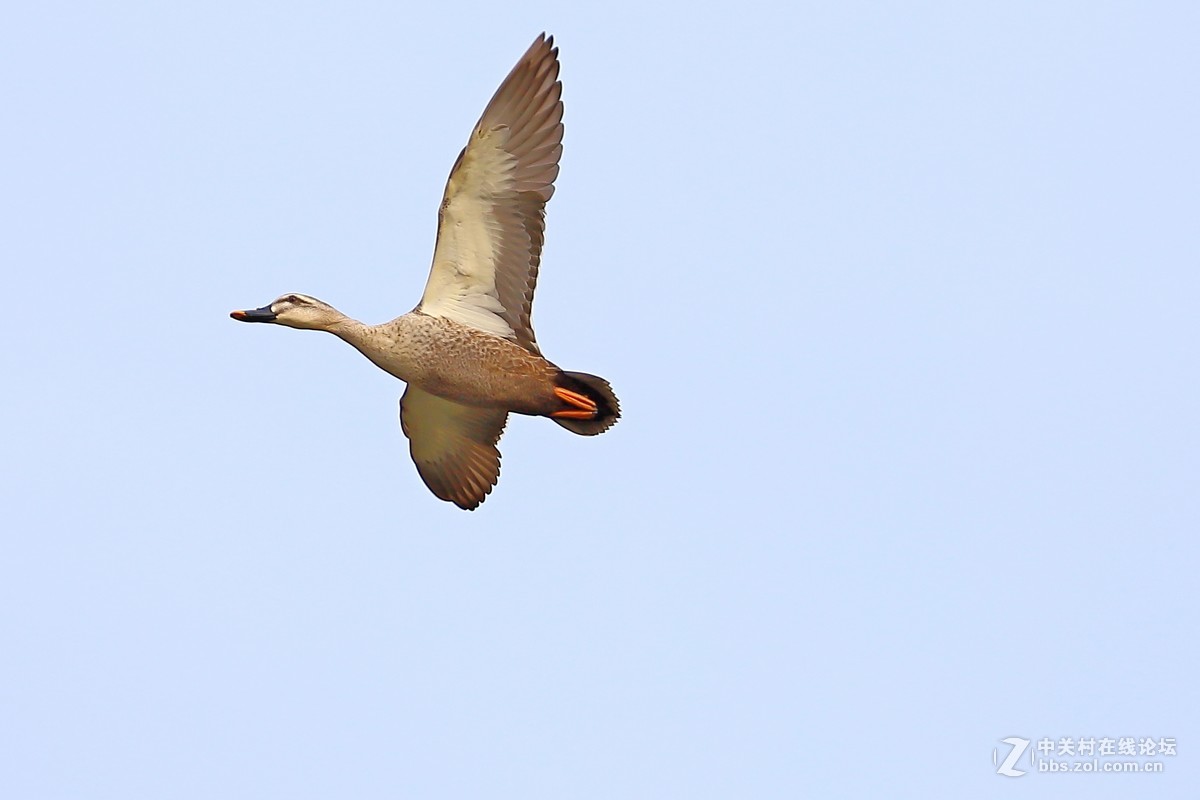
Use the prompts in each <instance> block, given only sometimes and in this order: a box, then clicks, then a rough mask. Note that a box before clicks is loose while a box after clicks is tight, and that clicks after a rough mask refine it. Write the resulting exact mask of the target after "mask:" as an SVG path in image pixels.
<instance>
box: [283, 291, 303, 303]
mask: <svg viewBox="0 0 1200 800" xmlns="http://www.w3.org/2000/svg"><path fill="white" fill-rule="evenodd" d="M283 300H284V302H285V303H292V304H294V305H299V304H300V298H298V297H296V295H294V294H289V295H288V296H287V297H285V298H283Z"/></svg>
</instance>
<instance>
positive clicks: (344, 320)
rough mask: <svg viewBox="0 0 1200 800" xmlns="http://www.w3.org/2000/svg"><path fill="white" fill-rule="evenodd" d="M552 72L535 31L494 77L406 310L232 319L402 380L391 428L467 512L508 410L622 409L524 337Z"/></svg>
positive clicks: (605, 417)
mask: <svg viewBox="0 0 1200 800" xmlns="http://www.w3.org/2000/svg"><path fill="white" fill-rule="evenodd" d="M562 116H563V103H562V82H561V81H560V80H559V60H558V48H557V47H556V46H555V45H554V38H553V37H552V36H546V34H544V33H543V34H541V35H540V36H538V37H537V39H535V40H534V42H533V44H532V45H530V47H529V49H528V50H526V51H525V54H524V55H523V56H521V58H520V60H519V61H518V62H517V64H516V66H514V67H513V68H512V71H511V72H509V74H508V76H507V77H506V78H505V79H504V81H503V82H502V83H501V84H500V87H499V88H498V89H497V90H496V93H495V95H493V97H492V99H491V101H490V102H489V103H488V104H487V107H486V108H485V109H484V112H483V115H482V116H481V117H480V118H479V122H478V123H476V125H475V127H474V129H473V130H472V132H471V135H470V137H469V139H468V142H467V145H466V147H464V148H463V150H462V152H461V153H460V154H459V156H458V159H457V160H456V161H455V162H454V166H453V168H452V169H451V170H450V177H449V179H448V180H447V181H446V189H445V192H444V194H443V196H442V203H441V206H440V208H439V209H438V232H437V242H436V244H435V246H434V252H433V264H432V266H431V268H430V272H429V278H428V280H427V281H426V284H425V291H424V293H423V294H422V295H421V300H420V302H419V303H418V304H417V306H416V308H414V309H413V310H412V311H410V312H408V313H407V314H404V315H402V316H400V317H397V318H396V319H393V320H391V321H390V322H384V323H381V324H378V325H368V324H366V323H363V322H359V321H358V320H356V319H353V318H351V317H348V316H346V315H345V314H343V313H342V312H340V311H338V310H337V309H335V308H334V307H333V306H331V305H329V304H328V303H326V302H324V301H322V300H318V299H317V298H315V297H310V296H308V295H304V294H297V293H294V292H293V293H288V294H284V295H281V296H280V297H278V298H276V299H275V300H274V301H272V302H271V303H270V304H268V305H265V306H263V307H261V308H254V309H248V310H244V311H233V312H231V313H230V316H231V317H232V318H233V319H235V320H238V321H239V322H248V323H268V324H273V325H282V326H284V327H287V328H297V329H300V330H314V331H324V332H326V333H332V334H333V335H334V336H337V337H338V338H340V339H342V340H343V341H345V342H346V343H348V344H349V345H350V346H352V347H353V348H354V349H356V350H358V351H359V352H360V353H362V354H363V355H364V356H366V357H367V359H368V360H369V361H371V363H373V364H375V366H377V367H379V368H380V369H382V370H383V371H384V372H387V373H388V374H390V375H392V376H394V377H396V378H398V379H400V380H401V381H404V382H405V383H406V384H407V387H406V388H405V391H404V393H403V395H402V396H401V398H400V428H401V430H402V431H403V433H404V436H405V437H407V439H408V444H409V452H410V454H411V456H412V460H413V462H414V463H415V464H416V468H417V473H418V474H419V475H420V477H421V479H422V480H423V481H424V483H425V485H426V486H427V487H428V488H429V490H430V491H431V492H432V493H433V494H434V495H435V496H436V497H438V498H440V499H442V500H445V501H447V502H450V503H453V504H454V505H456V506H458V507H459V508H462V509H465V510H468V511H472V510H474V509H476V508H478V507H479V505H480V504H481V503H483V501H484V500H485V499H487V496H488V495H489V494H490V493H491V491H492V489H493V487H494V486H495V485H496V482H497V480H498V479H499V477H500V451H499V449H498V448H497V444H498V443H499V441H500V436H501V434H502V433H503V432H504V427H505V425H506V424H507V422H508V417H509V415H510V414H524V415H529V416H537V417H548V418H549V419H551V420H553V421H554V422H556V423H558V424H559V425H561V426H562V427H564V428H566V429H567V430H569V431H571V432H572V433H575V434H579V435H581V436H595V435H597V434H600V433H603V432H605V431H607V430H608V429H609V428H611V427H612V426H613V425H614V424H615V423H616V422H617V420H618V419H619V418H620V416H621V407H620V403H619V402H618V400H617V396H616V394H615V393H614V392H613V389H612V386H611V385H610V384H609V382H608V381H607V380H605V379H604V378H601V377H598V376H596V375H592V374H589V373H585V372H568V371H566V370H562V369H559V367H557V366H556V365H555V364H554V363H552V362H551V361H549V360H547V359H546V357H545V356H543V355H542V352H541V348H540V347H539V345H538V342H537V339H536V337H535V336H534V332H533V324H532V321H531V314H532V309H533V293H534V289H535V287H536V285H537V277H538V268H539V266H540V264H541V255H542V244H543V242H544V240H545V213H546V204H547V202H549V200H550V198H551V197H552V196H553V195H554V181H555V179H556V178H557V177H558V171H559V160H560V158H561V156H562V136H563V124H562Z"/></svg>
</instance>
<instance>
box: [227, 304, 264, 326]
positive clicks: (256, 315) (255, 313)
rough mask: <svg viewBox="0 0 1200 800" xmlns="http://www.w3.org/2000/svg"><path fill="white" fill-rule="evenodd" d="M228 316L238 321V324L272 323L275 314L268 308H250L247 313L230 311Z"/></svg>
mask: <svg viewBox="0 0 1200 800" xmlns="http://www.w3.org/2000/svg"><path fill="white" fill-rule="evenodd" d="M229 316H231V317H233V318H234V319H236V320H238V321H239V322H274V321H275V312H274V311H272V310H271V307H270V306H263V307H262V308H252V309H250V310H249V311H231V312H229Z"/></svg>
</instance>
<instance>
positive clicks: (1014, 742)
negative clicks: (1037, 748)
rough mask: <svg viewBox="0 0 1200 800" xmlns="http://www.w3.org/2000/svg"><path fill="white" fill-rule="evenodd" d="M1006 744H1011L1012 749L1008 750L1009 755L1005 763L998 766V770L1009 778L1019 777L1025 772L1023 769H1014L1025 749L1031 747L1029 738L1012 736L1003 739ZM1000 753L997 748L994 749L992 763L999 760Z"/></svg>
mask: <svg viewBox="0 0 1200 800" xmlns="http://www.w3.org/2000/svg"><path fill="white" fill-rule="evenodd" d="M1001 741H1002V742H1003V743H1004V744H1007V745H1010V746H1011V747H1012V749H1011V750H1009V751H1008V756H1006V757H1005V759H1004V763H1003V764H1001V765H1000V766H999V767H997V768H996V772H997V773H999V774H1001V775H1004V776H1006V777H1009V778H1019V777H1021V776H1022V775H1024V774H1025V770H1023V769H1013V767H1015V766H1016V764H1017V760H1018V759H1020V757H1021V756H1022V755H1024V754H1025V749H1026V748H1027V747H1029V740H1028V739H1021V738H1019V737H1017V736H1010V737H1008V738H1007V739H1001ZM999 760H1000V759H999V753H998V752H997V751H996V749H993V750H992V763H993V764H995V763H997V762H998V761H999Z"/></svg>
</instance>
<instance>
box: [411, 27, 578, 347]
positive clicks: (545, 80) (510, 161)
mask: <svg viewBox="0 0 1200 800" xmlns="http://www.w3.org/2000/svg"><path fill="white" fill-rule="evenodd" d="M553 45H554V39H553V37H551V38H546V36H545V34H542V35H541V36H539V37H538V38H537V40H536V41H535V42H534V43H533V45H532V46H531V47H530V48H529V50H528V51H526V53H525V55H523V56H522V57H521V60H520V61H519V62H517V65H516V66H515V67H513V70H512V72H510V73H509V74H508V77H507V78H505V79H504V83H502V84H500V88H499V89H497V90H496V94H495V96H493V97H492V101H491V102H490V103H488V106H487V108H486V109H485V110H484V112H483V116H482V117H481V118H480V120H479V123H478V124H477V125H476V126H475V130H474V132H473V133H472V134H471V139H470V141H469V142H467V146H466V147H465V148H464V149H463V151H462V153H461V154H459V156H458V161H456V162H455V164H454V169H452V170H451V171H450V179H449V180H448V181H447V182H446V192H445V194H444V195H443V197H442V207H441V210H440V211H439V212H438V240H437V247H435V248H434V251H433V268H432V270H431V271H430V273H429V282H428V283H426V284H425V294H424V295H423V296H422V297H421V304H420V305H419V306H417V308H418V310H420V311H423V312H424V313H426V314H430V315H433V316H436V317H445V318H447V319H452V320H454V321H455V322H461V323H462V324H464V325H469V326H471V327H472V328H478V329H479V330H482V331H486V332H487V333H491V334H494V335H496V336H502V337H504V338H506V339H512V340H513V341H515V342H517V343H518V344H520V345H521V346H523V347H525V348H528V349H529V350H531V351H533V352H534V353H537V352H538V346H537V342H536V341H535V339H534V335H533V327H532V325H531V324H530V320H529V315H530V311H531V307H532V305H533V290H534V287H535V286H536V285H537V274H538V265H539V264H540V263H541V258H542V241H543V239H544V236H545V208H546V201H547V200H549V199H550V196H551V195H553V194H554V179H555V178H557V177H558V159H559V156H561V155H562V134H563V126H562V113H563V107H562V99H561V97H562V83H560V82H559V80H558V48H556V47H554V46H553Z"/></svg>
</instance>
